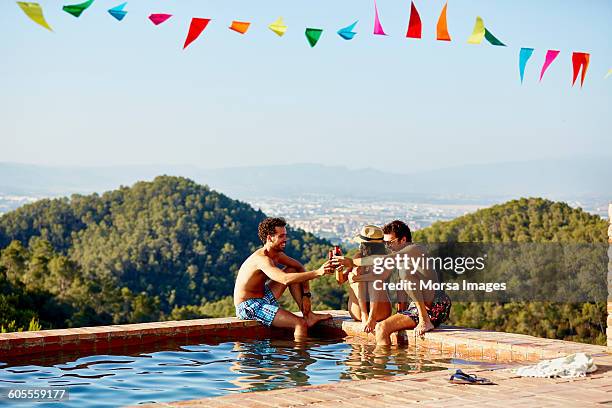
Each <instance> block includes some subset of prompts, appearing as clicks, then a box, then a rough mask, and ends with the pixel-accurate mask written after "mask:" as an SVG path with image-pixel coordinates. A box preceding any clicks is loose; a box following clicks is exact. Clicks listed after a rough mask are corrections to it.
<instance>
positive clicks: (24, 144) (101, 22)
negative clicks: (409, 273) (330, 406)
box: [0, 0, 612, 171]
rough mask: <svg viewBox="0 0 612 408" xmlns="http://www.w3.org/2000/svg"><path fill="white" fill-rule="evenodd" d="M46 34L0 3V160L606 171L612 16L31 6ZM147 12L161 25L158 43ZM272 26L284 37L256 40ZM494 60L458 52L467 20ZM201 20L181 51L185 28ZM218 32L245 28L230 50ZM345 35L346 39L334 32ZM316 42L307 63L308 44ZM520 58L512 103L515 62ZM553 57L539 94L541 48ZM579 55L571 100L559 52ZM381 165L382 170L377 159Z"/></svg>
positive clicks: (228, 35)
mask: <svg viewBox="0 0 612 408" xmlns="http://www.w3.org/2000/svg"><path fill="white" fill-rule="evenodd" d="M40 3H41V4H42V5H43V7H44V10H45V14H46V17H47V20H48V21H49V23H50V24H51V25H52V26H53V28H54V29H55V32H54V33H49V32H47V31H46V30H44V29H42V28H41V27H38V26H37V25H35V24H34V23H32V22H31V21H29V20H28V19H27V18H26V17H25V15H24V14H23V13H22V11H21V10H20V9H19V8H18V7H17V5H16V4H15V2H13V1H6V0H5V1H2V2H1V4H0V19H1V24H0V56H1V57H0V61H1V62H0V89H1V90H2V91H1V92H0V142H1V144H0V146H1V148H0V161H13V162H27V163H41V164H65V165H93V164H95V165H112V164H145V163H147V164H151V163H168V164H194V165H198V166H202V167H226V166H236V165H263V164H286V163H297V162H314V163H326V164H338V165H347V166H349V167H375V168H379V169H384V170H391V171H404V170H406V169H410V170H414V169H428V168H437V167H444V166H447V165H448V166H451V165H460V164H467V163H482V162H498V161H514V160H526V159H540V158H552V157H567V156H575V155H606V154H607V155H610V152H612V149H611V148H612V138H611V134H612V132H611V124H612V115H611V113H610V109H611V108H610V107H611V103H610V102H611V101H612V78H609V79H608V80H604V79H603V76H604V75H605V73H606V72H607V71H608V69H609V68H612V44H611V42H610V38H611V37H612V35H611V34H612V24H611V22H612V1H609V0H597V1H595V0H593V1H586V2H576V1H569V0H563V1H544V0H538V1H527V0H517V1H491V0H474V1H466V0H461V1H459V0H450V1H449V9H448V21H449V31H450V34H451V36H452V37H453V41H452V42H450V43H446V42H438V41H435V24H436V21H437V18H438V15H439V12H440V10H441V8H442V6H443V4H444V2H443V1H442V0H416V2H415V4H416V6H417V8H418V10H419V11H420V14H421V18H422V20H423V32H424V38H423V39H422V40H414V39H406V38H405V33H406V28H407V24H408V16H409V10H410V2H409V1H396V0H379V2H378V7H379V12H380V17H381V21H382V24H383V27H384V28H385V30H386V31H387V33H388V34H389V36H388V37H380V36H373V35H372V27H373V16H374V12H373V2H372V1H370V0H368V1H365V0H358V1H356V0H333V1H329V0H312V1H308V2H288V1H281V0H267V1H253V0H215V1H212V0H135V1H129V2H128V6H127V8H126V10H128V12H129V13H128V15H127V17H126V18H125V19H124V20H123V21H122V22H117V21H115V20H114V19H113V18H112V17H111V16H110V15H108V13H107V12H106V10H107V9H108V8H110V7H112V6H115V5H117V4H119V3H121V0H113V1H111V0H97V1H96V2H95V3H94V5H93V6H92V7H91V8H90V9H89V10H87V11H86V12H85V13H84V14H83V15H82V16H81V18H79V19H76V18H74V17H72V16H71V15H69V14H67V13H65V12H63V11H62V10H61V5H62V4H65V3H70V2H69V1H68V0H66V2H61V1H55V0H54V1H51V0H40ZM152 12H167V13H172V14H174V15H175V16H174V17H173V18H172V19H170V20H168V21H167V22H166V23H164V24H162V25H160V26H158V27H155V26H153V25H152V24H151V23H150V21H149V20H148V19H147V16H148V15H149V14H150V13H152ZM279 15H282V16H283V17H284V18H285V21H286V23H287V25H288V26H289V30H288V32H287V34H286V35H285V36H284V37H282V38H279V37H277V36H276V35H274V34H273V33H272V32H271V31H269V30H268V28H267V25H268V24H269V23H271V22H272V21H273V20H275V19H276V18H277V17H278V16H279ZM477 15H480V16H482V17H483V18H484V21H485V24H486V26H487V27H488V28H489V29H490V30H491V31H492V32H493V33H494V34H495V35H496V36H497V37H498V38H499V39H501V40H502V41H504V42H505V43H506V44H507V45H508V47H506V48H502V47H493V46H490V45H488V44H486V43H483V44H482V45H480V46H477V45H470V44H467V43H466V40H467V38H468V36H469V34H470V33H471V30H472V27H473V24H474V20H475V17H476V16H477ZM194 16H196V17H205V18H213V21H212V22H211V24H210V25H209V26H208V28H207V29H206V30H205V31H204V33H203V34H202V37H201V38H200V39H199V40H198V41H197V42H195V43H194V44H192V45H191V47H190V48H188V49H187V50H186V51H183V50H182V44H183V41H184V39H185V35H186V33H187V29H188V25H189V21H190V19H191V17H194ZM233 19H237V20H246V21H252V22H253V25H252V27H251V30H250V31H249V32H248V34H247V35H246V36H240V35H239V34H237V33H234V32H232V31H230V30H228V29H227V26H229V24H230V22H231V21H232V20H233ZM357 19H358V20H359V24H358V25H357V28H356V30H357V31H358V34H357V36H356V37H355V39H354V40H353V41H344V40H342V39H341V38H340V37H338V36H337V35H336V34H335V32H336V30H338V29H339V28H340V27H343V26H345V25H348V24H350V23H352V22H353V21H354V20H357ZM307 26H308V27H318V28H323V29H324V30H325V31H324V33H323V36H322V38H321V40H320V42H319V44H318V45H317V46H316V47H315V48H314V49H311V48H310V47H309V46H308V44H307V42H306V39H305V37H304V29H305V27H307ZM522 46H523V47H533V48H535V49H536V51H535V54H534V56H533V58H532V60H531V61H530V63H529V65H528V67H527V72H526V80H525V84H524V85H523V86H521V85H520V83H519V79H518V53H519V49H520V47H522ZM549 48H551V49H559V50H561V54H560V55H559V57H558V59H557V60H556V61H555V62H554V64H553V65H552V66H551V67H550V69H549V70H548V72H547V74H546V76H545V77H544V81H543V82H542V83H541V84H538V83H537V80H538V76H539V71H540V68H541V66H542V63H543V60H544V54H545V52H546V50H547V49H549ZM572 51H585V52H590V53H591V54H592V56H591V65H590V67H589V72H588V75H587V79H586V82H585V86H584V88H583V89H582V90H581V89H580V87H579V86H575V87H574V88H571V75H572V72H571V52H572ZM383 155H389V156H393V158H392V159H387V160H384V158H383Z"/></svg>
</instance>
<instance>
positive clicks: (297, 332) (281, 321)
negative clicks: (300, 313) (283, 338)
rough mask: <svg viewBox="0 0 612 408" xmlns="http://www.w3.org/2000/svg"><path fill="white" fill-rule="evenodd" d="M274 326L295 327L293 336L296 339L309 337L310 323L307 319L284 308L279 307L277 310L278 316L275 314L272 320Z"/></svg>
mask: <svg viewBox="0 0 612 408" xmlns="http://www.w3.org/2000/svg"><path fill="white" fill-rule="evenodd" d="M272 327H280V328H285V329H293V337H294V338H295V340H296V341H297V340H302V339H304V338H306V337H308V324H307V323H306V320H304V319H302V318H301V317H297V316H296V315H294V314H293V313H291V312H288V311H286V310H283V309H278V312H276V316H274V320H273V321H272Z"/></svg>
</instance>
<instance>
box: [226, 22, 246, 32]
mask: <svg viewBox="0 0 612 408" xmlns="http://www.w3.org/2000/svg"><path fill="white" fill-rule="evenodd" d="M250 25H251V23H247V22H246V21H232V25H231V26H230V27H229V29H230V30H234V31H235V32H237V33H240V34H245V33H246V32H247V30H248V29H249V27H250Z"/></svg>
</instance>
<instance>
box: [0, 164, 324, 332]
mask: <svg viewBox="0 0 612 408" xmlns="http://www.w3.org/2000/svg"><path fill="white" fill-rule="evenodd" d="M264 217H265V215H264V214H263V213H262V212H261V211H256V210H254V209H253V208H252V207H250V206H249V205H248V204H246V203H243V202H240V201H236V200H232V199H230V198H228V197H227V196H225V195H223V194H220V193H217V192H215V191H212V190H210V189H209V188H208V187H206V186H202V185H199V184H197V183H195V182H193V181H191V180H188V179H185V178H179V177H168V176H161V177H157V178H156V179H155V180H154V181H152V182H139V183H136V184H135V185H133V186H132V187H122V188H120V189H118V190H115V191H111V192H107V193H105V194H103V195H97V194H93V195H88V196H80V195H74V196H72V197H71V198H70V199H68V198H63V199H53V200H41V201H38V202H36V203H33V204H30V205H26V206H23V207H21V208H19V209H17V210H16V211H13V212H10V213H7V214H5V215H3V216H2V217H0V248H5V249H4V250H2V256H1V259H0V272H2V273H1V274H0V280H2V282H0V296H2V295H4V297H2V298H1V299H0V314H1V315H3V319H2V322H1V323H3V324H4V325H5V326H7V325H8V324H9V323H10V322H11V321H12V320H15V321H16V323H15V325H16V327H23V326H24V324H25V325H26V326H27V323H28V321H29V320H30V319H31V318H32V317H34V318H36V317H38V318H39V319H40V320H41V323H42V324H43V326H45V327H49V326H55V327H59V326H66V325H67V326H76V325H84V324H98V323H121V322H128V321H142V320H151V319H159V318H163V316H164V315H168V314H169V313H171V311H172V310H173V309H174V308H176V307H180V306H184V305H200V304H202V303H205V302H209V301H214V300H217V299H219V298H221V297H223V296H227V295H231V293H232V290H233V285H234V278H235V274H236V272H237V270H238V268H239V266H240V264H241V263H242V262H243V261H244V259H246V258H247V257H248V256H249V254H250V253H251V252H252V251H253V250H254V249H255V248H256V247H258V246H260V242H259V239H258V237H257V226H258V223H259V222H260V221H261V220H262V219H263V218H264ZM289 235H290V238H291V241H290V243H289V244H288V246H287V253H288V254H289V255H291V256H294V257H296V258H298V259H300V260H301V261H302V262H304V263H307V262H309V261H311V260H314V259H320V258H322V257H323V256H324V254H325V253H326V250H327V249H328V247H329V243H328V242H326V241H324V240H321V239H318V238H316V237H315V236H313V235H312V234H308V233H305V232H304V231H301V230H291V229H290V230H289ZM7 316H10V318H8V317H7Z"/></svg>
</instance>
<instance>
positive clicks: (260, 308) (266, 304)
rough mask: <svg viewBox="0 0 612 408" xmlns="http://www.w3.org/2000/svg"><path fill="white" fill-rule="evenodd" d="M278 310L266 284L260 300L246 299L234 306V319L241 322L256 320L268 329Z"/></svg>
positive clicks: (276, 302) (272, 294) (276, 303)
mask: <svg viewBox="0 0 612 408" xmlns="http://www.w3.org/2000/svg"><path fill="white" fill-rule="evenodd" d="M279 308H280V307H279V305H278V301H277V300H276V298H275V297H274V293H272V290H271V289H270V287H269V286H268V284H267V283H266V284H265V289H264V296H263V297H262V298H253V299H247V300H245V301H244V302H242V303H240V304H239V305H238V306H236V317H237V318H239V319H242V320H257V321H258V322H262V323H263V324H265V325H266V326H268V327H270V326H272V321H273V320H274V317H275V316H276V313H277V312H278V309H279Z"/></svg>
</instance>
